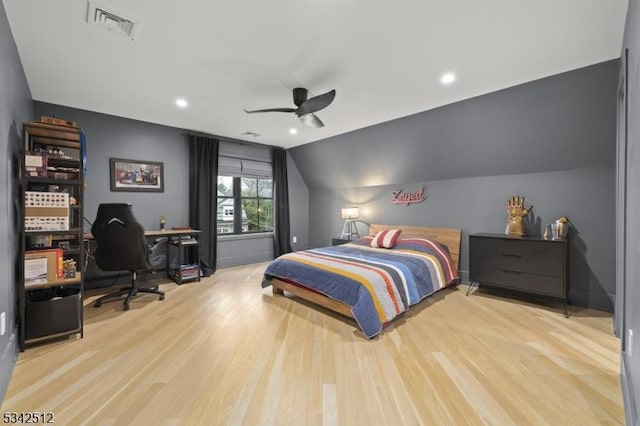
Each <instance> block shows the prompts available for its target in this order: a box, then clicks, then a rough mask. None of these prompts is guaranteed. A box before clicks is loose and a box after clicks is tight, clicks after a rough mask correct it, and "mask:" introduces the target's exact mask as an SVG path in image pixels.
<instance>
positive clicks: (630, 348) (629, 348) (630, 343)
mask: <svg viewBox="0 0 640 426" xmlns="http://www.w3.org/2000/svg"><path fill="white" fill-rule="evenodd" d="M632 351H633V330H631V329H629V338H628V339H627V355H629V357H631V356H632V354H633V353H632Z"/></svg>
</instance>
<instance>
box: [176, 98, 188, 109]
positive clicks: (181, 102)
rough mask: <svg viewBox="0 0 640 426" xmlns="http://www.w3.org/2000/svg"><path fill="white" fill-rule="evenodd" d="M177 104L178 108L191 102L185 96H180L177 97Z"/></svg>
mask: <svg viewBox="0 0 640 426" xmlns="http://www.w3.org/2000/svg"><path fill="white" fill-rule="evenodd" d="M176 105H177V106H178V108H186V107H188V106H189V102H187V100H186V99H185V98H178V99H176Z"/></svg>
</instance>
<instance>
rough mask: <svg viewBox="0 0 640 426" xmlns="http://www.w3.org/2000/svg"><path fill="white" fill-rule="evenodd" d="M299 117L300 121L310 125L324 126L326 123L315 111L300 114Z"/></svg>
mask: <svg viewBox="0 0 640 426" xmlns="http://www.w3.org/2000/svg"><path fill="white" fill-rule="evenodd" d="M298 118H300V121H302V122H303V123H304V124H305V125H307V126H309V127H316V128H319V127H324V123H323V122H322V121H321V120H320V119H319V118H318V116H317V115H315V114H314V113H309V114H300V115H299V116H298Z"/></svg>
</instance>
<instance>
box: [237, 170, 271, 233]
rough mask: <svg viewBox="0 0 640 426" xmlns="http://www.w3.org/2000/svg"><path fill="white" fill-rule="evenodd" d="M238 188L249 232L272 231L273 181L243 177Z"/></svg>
mask: <svg viewBox="0 0 640 426" xmlns="http://www.w3.org/2000/svg"><path fill="white" fill-rule="evenodd" d="M240 188H241V197H240V198H241V200H242V210H243V216H245V217H246V218H247V227H248V230H249V232H267V231H269V232H270V231H273V180H272V179H258V178H247V177H243V178H240ZM243 232H246V231H244V224H243Z"/></svg>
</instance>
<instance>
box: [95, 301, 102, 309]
mask: <svg viewBox="0 0 640 426" xmlns="http://www.w3.org/2000/svg"><path fill="white" fill-rule="evenodd" d="M100 306H102V302H96V303H94V304H93V307H94V308H99V307H100Z"/></svg>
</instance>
